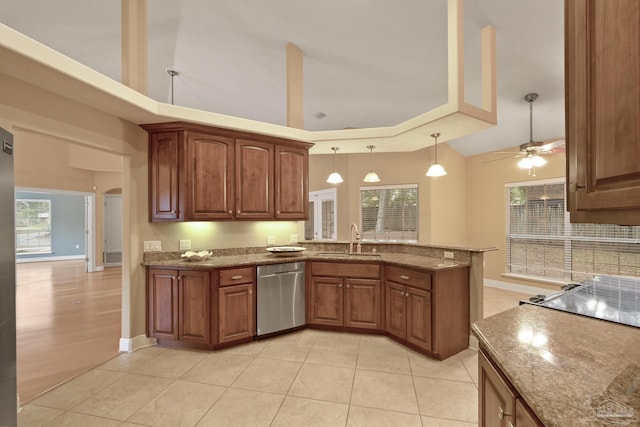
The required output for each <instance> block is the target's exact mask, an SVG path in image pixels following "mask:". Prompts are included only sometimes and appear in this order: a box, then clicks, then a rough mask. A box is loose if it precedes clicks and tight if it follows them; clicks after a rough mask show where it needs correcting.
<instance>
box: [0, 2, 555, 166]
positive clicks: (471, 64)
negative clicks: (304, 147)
mask: <svg viewBox="0 0 640 427" xmlns="http://www.w3.org/2000/svg"><path fill="white" fill-rule="evenodd" d="M119 5H120V2H117V1H109V2H107V1H104V0H57V1H55V2H52V1H50V0H29V1H21V0H0V22H2V23H3V24H5V25H8V26H9V27H12V28H14V29H16V30H18V31H20V32H22V33H24V34H25V35H28V36H30V37H32V38H34V39H36V40H38V41H40V42H41V43H44V44H46V45H48V46H50V47H52V48H54V49H56V50H58V51H60V52H62V53H64V54H66V55H68V56H70V57H71V58H73V59H76V60H77V61H79V62H82V63H84V64H86V65H88V66H90V67H91V68H93V69H95V70H97V71H99V72H101V73H103V74H105V75H107V76H109V77H111V78H113V79H115V80H118V81H119V80H120V10H119ZM148 7H149V11H148V19H149V24H148V29H149V96H150V97H151V98H153V99H156V100H158V101H161V102H170V80H171V78H170V76H169V75H168V74H167V72H166V69H167V68H173V69H176V70H178V71H179V73H180V74H179V75H178V76H176V77H175V78H174V102H175V104H176V105H182V106H186V107H191V108H197V109H201V110H205V111H212V112H216V113H222V114H228V115H232V116H238V117H243V118H248V119H253V120H259V121H264V122H269V123H275V124H280V125H285V124H286V92H285V84H286V73H285V46H286V44H287V42H291V43H294V44H295V45H297V46H298V47H299V48H300V49H302V51H303V52H304V111H305V113H304V121H305V128H306V129H308V130H332V129H344V128H368V127H380V126H389V125H394V124H398V123H400V122H402V121H405V120H407V119H410V118H412V117H415V116H417V115H419V114H421V113H424V112H426V111H429V110H431V109H433V108H435V107H438V106H440V105H442V104H444V103H446V101H447V99H446V97H447V57H446V52H447V50H446V49H447V29H446V22H447V21H446V17H447V16H446V15H447V1H446V0H398V1H394V2H391V1H380V0H349V1H344V0H323V1H313V2H312V1H308V0H298V1H293V0H269V1H265V0H148ZM488 24H492V25H494V26H495V27H496V40H497V43H496V44H497V47H496V51H497V91H498V93H497V95H498V125H497V126H495V127H492V128H489V129H487V130H484V131H481V132H478V133H476V134H474V135H470V136H466V137H462V138H458V139H456V140H451V141H447V143H448V144H449V145H450V146H452V147H453V148H455V149H456V150H457V151H459V152H460V153H462V154H463V155H465V156H469V155H474V154H479V153H483V152H487V151H492V150H499V149H504V148H507V147H514V146H517V145H520V144H522V143H524V142H527V141H529V107H528V104H527V102H526V101H524V99H523V97H524V95H525V94H526V93H529V92H537V93H539V94H540V98H539V99H538V100H537V101H536V102H535V104H534V108H533V113H534V114H533V119H534V129H533V133H534V139H535V140H547V139H552V138H558V137H562V136H564V57H563V47H564V41H563V37H564V32H563V31H564V30H563V2H561V1H559V0H536V1H531V0H467V1H466V4H465V62H466V77H465V83H466V91H467V92H466V99H467V101H468V102H471V103H475V104H480V92H479V87H480V86H479V79H480V69H479V59H478V58H479V50H480V43H479V32H480V28H482V27H483V26H485V25H488ZM318 112H323V113H324V114H326V117H325V118H323V119H318V118H316V117H315V114H316V113H318ZM365 150H366V149H363V151H365Z"/></svg>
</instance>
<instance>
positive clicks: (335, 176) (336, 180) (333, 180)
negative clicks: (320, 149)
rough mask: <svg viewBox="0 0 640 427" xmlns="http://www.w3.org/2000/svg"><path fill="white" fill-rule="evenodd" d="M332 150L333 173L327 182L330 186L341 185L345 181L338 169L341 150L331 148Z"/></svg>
mask: <svg viewBox="0 0 640 427" xmlns="http://www.w3.org/2000/svg"><path fill="white" fill-rule="evenodd" d="M331 149H332V150H333V172H332V173H331V175H329V178H327V182H328V183H329V184H340V183H341V182H342V181H344V180H343V179H342V177H341V176H340V174H339V173H338V167H337V157H338V150H339V149H340V148H338V147H331Z"/></svg>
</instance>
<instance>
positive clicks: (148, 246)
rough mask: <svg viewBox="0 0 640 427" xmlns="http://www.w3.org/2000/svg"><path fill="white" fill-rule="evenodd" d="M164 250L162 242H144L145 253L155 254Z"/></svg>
mask: <svg viewBox="0 0 640 427" xmlns="http://www.w3.org/2000/svg"><path fill="white" fill-rule="evenodd" d="M161 250H162V244H161V243H160V240H145V241H144V251H145V252H154V251H161Z"/></svg>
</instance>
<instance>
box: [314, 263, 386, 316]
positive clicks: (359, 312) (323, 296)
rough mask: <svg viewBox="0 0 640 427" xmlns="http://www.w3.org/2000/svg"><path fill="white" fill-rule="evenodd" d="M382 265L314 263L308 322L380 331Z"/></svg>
mask: <svg viewBox="0 0 640 427" xmlns="http://www.w3.org/2000/svg"><path fill="white" fill-rule="evenodd" d="M379 278H380V266H379V265H377V264H354V263H348V264H347V263H330V262H313V263H312V264H311V280H310V287H311V289H310V291H311V292H309V293H308V294H309V318H308V323H310V324H313V325H327V326H348V327H352V328H364V329H380V327H381V321H380V312H381V308H380V307H381V300H380V279H379Z"/></svg>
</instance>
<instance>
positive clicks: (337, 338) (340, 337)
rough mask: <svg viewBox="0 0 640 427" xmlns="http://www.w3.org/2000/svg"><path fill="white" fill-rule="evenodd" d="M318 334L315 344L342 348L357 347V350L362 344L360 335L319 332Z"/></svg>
mask: <svg viewBox="0 0 640 427" xmlns="http://www.w3.org/2000/svg"><path fill="white" fill-rule="evenodd" d="M317 333H318V335H317V336H316V340H315V344H320V345H322V344H325V345H326V344H329V345H333V346H338V347H342V348H344V347H350V346H355V349H356V350H357V347H358V345H359V344H360V334H352V333H349V332H332V331H317Z"/></svg>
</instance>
